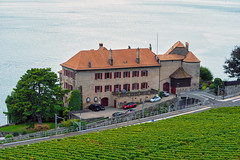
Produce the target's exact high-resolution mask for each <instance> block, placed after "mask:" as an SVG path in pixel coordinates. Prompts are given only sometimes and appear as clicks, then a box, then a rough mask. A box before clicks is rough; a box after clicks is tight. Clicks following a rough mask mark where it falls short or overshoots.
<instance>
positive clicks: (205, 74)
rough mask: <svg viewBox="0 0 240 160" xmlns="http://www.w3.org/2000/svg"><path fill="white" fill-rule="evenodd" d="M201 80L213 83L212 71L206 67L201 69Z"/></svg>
mask: <svg viewBox="0 0 240 160" xmlns="http://www.w3.org/2000/svg"><path fill="white" fill-rule="evenodd" d="M200 78H201V79H202V80H203V81H211V80H212V79H213V75H212V73H211V72H210V70H209V69H208V68H206V67H202V66H201V67H200Z"/></svg>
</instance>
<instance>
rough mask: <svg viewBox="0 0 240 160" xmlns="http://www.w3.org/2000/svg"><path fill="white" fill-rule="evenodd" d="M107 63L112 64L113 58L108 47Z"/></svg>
mask: <svg viewBox="0 0 240 160" xmlns="http://www.w3.org/2000/svg"><path fill="white" fill-rule="evenodd" d="M108 62H109V64H110V65H111V66H112V65H113V58H112V50H111V48H110V50H109V59H108Z"/></svg>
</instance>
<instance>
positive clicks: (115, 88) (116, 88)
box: [114, 84, 121, 92]
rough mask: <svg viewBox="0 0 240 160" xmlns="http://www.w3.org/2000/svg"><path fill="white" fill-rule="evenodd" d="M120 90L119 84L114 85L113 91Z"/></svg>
mask: <svg viewBox="0 0 240 160" xmlns="http://www.w3.org/2000/svg"><path fill="white" fill-rule="evenodd" d="M120 91H121V85H120V84H117V85H114V92H120Z"/></svg>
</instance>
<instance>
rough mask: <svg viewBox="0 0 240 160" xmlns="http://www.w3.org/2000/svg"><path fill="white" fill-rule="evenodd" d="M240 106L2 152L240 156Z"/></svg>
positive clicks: (4, 155) (15, 155) (1, 153)
mask: <svg viewBox="0 0 240 160" xmlns="http://www.w3.org/2000/svg"><path fill="white" fill-rule="evenodd" d="M239 119H240V107H225V108H218V109H211V110H208V111H205V112H202V113H197V114H191V115H184V116H179V117H175V118H172V119H167V120H162V121H158V122H153V123H145V124H140V125H134V126H129V127H123V128H119V129H112V130H105V131H102V132H96V133H90V134H86V135H80V136H74V137H69V138H64V139H58V140H52V141H46V142H41V143H37V144H30V145H29V146H27V145H24V146H17V147H14V148H5V149H2V150H0V159H20V158H22V159H156V160H157V159H240V122H239Z"/></svg>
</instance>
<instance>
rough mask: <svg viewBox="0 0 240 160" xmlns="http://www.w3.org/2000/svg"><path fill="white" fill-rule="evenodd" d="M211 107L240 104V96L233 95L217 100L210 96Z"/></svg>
mask: <svg viewBox="0 0 240 160" xmlns="http://www.w3.org/2000/svg"><path fill="white" fill-rule="evenodd" d="M208 106H210V107H214V108H218V107H226V106H240V96H238V97H233V98H229V99H225V100H217V99H211V98H209V105H208Z"/></svg>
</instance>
